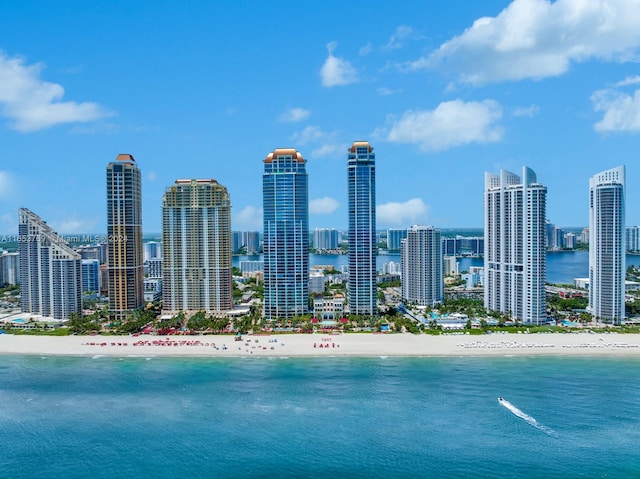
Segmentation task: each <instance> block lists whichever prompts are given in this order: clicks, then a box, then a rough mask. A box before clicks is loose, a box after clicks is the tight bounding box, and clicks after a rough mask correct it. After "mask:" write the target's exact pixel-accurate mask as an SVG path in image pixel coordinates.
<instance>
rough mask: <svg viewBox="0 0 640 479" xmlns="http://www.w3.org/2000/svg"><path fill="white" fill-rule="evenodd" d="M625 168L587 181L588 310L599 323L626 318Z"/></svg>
mask: <svg viewBox="0 0 640 479" xmlns="http://www.w3.org/2000/svg"><path fill="white" fill-rule="evenodd" d="M625 270H626V247H625V167H624V166H619V167H617V168H612V169H610V170H606V171H603V172H601V173H598V174H597V175H594V176H593V177H592V178H590V180H589V310H590V312H591V314H592V315H593V316H594V317H595V318H596V319H598V320H601V321H605V322H612V323H615V324H619V323H620V322H621V321H622V320H623V319H624V317H625V304H624V294H625Z"/></svg>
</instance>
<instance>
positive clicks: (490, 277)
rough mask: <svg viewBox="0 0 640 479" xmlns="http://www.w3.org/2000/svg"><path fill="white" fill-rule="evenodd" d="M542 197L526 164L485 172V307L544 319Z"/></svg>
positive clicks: (519, 316) (534, 321) (544, 195)
mask: <svg viewBox="0 0 640 479" xmlns="http://www.w3.org/2000/svg"><path fill="white" fill-rule="evenodd" d="M546 198H547V189H546V187H544V186H543V185H541V184H540V183H538V181H537V178H536V174H535V173H534V172H533V170H531V169H530V168H527V167H523V168H522V178H520V177H518V176H517V175H515V174H513V173H510V172H508V171H505V170H501V171H500V174H499V175H494V174H491V173H485V190H484V234H485V242H484V262H485V288H484V307H485V308H487V309H488V310H491V311H499V312H501V313H504V314H508V315H510V316H511V318H512V319H515V320H518V321H522V322H523V323H529V324H542V323H544V322H545V321H546V319H547V313H546V307H547V303H546V295H545V281H546V276H547V256H546V249H545V232H546V229H545V217H546Z"/></svg>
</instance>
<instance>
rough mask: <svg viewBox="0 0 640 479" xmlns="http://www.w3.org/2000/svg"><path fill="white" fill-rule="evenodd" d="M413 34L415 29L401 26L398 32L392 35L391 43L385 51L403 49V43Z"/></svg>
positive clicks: (397, 29) (386, 46) (389, 42)
mask: <svg viewBox="0 0 640 479" xmlns="http://www.w3.org/2000/svg"><path fill="white" fill-rule="evenodd" d="M411 34H413V28H411V27H409V26H407V25H400V26H399V27H398V28H396V31H395V32H394V34H393V35H391V37H390V38H389V41H388V42H387V44H386V45H385V46H384V47H383V48H384V49H385V50H395V49H397V48H402V44H403V43H402V42H403V41H404V40H405V39H406V38H408V37H409V36H410V35H411Z"/></svg>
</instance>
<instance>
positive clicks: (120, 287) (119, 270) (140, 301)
mask: <svg viewBox="0 0 640 479" xmlns="http://www.w3.org/2000/svg"><path fill="white" fill-rule="evenodd" d="M140 177H141V173H140V169H139V168H138V167H137V165H136V161H135V160H134V158H133V156H131V155H129V154H121V155H118V156H117V157H116V159H115V161H113V162H111V163H109V164H108V165H107V240H108V242H107V272H108V282H109V289H108V294H109V309H110V310H111V311H112V312H113V313H115V315H116V317H118V318H124V317H126V315H127V313H129V312H131V311H134V310H136V309H138V308H141V307H142V306H143V305H144V266H143V262H144V261H143V256H142V191H141V181H140Z"/></svg>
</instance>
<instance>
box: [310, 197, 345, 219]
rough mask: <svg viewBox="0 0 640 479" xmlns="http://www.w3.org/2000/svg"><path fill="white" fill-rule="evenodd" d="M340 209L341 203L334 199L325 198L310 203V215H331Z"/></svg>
mask: <svg viewBox="0 0 640 479" xmlns="http://www.w3.org/2000/svg"><path fill="white" fill-rule="evenodd" d="M339 207H340V203H338V201H336V200H335V199H333V198H330V197H328V196H325V197H324V198H318V199H315V200H311V201H310V202H309V213H311V214H312V215H330V214H331V213H333V212H334V211H336V210H337V209H338V208H339Z"/></svg>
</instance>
